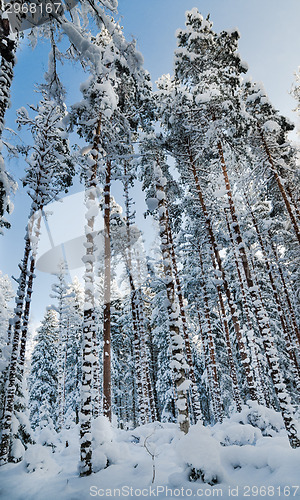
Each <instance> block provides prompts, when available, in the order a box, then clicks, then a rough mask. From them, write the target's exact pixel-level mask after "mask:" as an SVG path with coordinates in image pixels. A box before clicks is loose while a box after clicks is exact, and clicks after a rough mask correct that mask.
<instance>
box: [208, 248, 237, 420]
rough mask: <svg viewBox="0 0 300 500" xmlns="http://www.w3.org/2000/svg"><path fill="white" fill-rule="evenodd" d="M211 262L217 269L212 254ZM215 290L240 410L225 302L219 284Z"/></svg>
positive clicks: (233, 388) (235, 397) (233, 387)
mask: <svg viewBox="0 0 300 500" xmlns="http://www.w3.org/2000/svg"><path fill="white" fill-rule="evenodd" d="M199 254H200V248H199ZM200 255H201V254H200ZM212 262H213V266H214V269H215V271H217V266H216V261H215V259H214V256H213V255H212ZM217 274H218V273H217V272H216V276H217ZM217 292H218V299H219V304H220V309H221V322H222V324H223V329H224V334H225V342H226V349H227V358H228V363H229V370H230V378H231V381H232V390H233V399H234V401H235V404H236V409H237V411H241V410H242V400H241V393H240V388H239V384H238V378H237V372H236V366H235V362H234V358H233V352H232V346H231V340H230V334H229V325H228V321H227V317H226V309H225V304H224V300H223V295H222V290H221V287H220V285H217Z"/></svg>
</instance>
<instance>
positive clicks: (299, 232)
mask: <svg viewBox="0 0 300 500" xmlns="http://www.w3.org/2000/svg"><path fill="white" fill-rule="evenodd" d="M258 131H259V135H260V137H261V141H262V144H263V147H264V149H265V152H266V155H267V158H268V162H269V164H270V166H271V170H272V172H273V174H274V177H275V180H276V182H277V185H278V188H279V191H280V193H281V196H282V198H283V201H284V203H285V206H286V209H287V212H288V214H289V217H290V219H291V223H292V226H293V228H294V230H295V234H296V237H297V239H298V242H299V243H300V230H299V226H298V223H297V220H296V218H295V216H294V214H293V210H292V207H291V204H290V201H289V199H288V197H287V194H286V192H285V189H284V186H283V184H282V182H281V179H280V177H279V175H278V172H277V169H276V167H275V163H274V160H273V157H272V154H271V151H270V149H269V146H268V144H267V141H266V138H265V136H264V133H263V131H262V128H261V126H260V125H259V124H258Z"/></svg>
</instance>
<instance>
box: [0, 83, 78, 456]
mask: <svg viewBox="0 0 300 500" xmlns="http://www.w3.org/2000/svg"><path fill="white" fill-rule="evenodd" d="M42 93H43V99H42V100H41V101H40V103H39V104H38V105H37V106H36V107H33V110H34V111H35V112H36V113H37V114H36V116H35V117H34V118H31V117H30V116H29V114H28V112H27V110H26V109H25V108H21V109H20V110H19V113H18V123H19V124H20V125H23V126H27V127H28V128H29V130H30V132H31V134H32V137H33V141H34V145H33V146H32V150H33V152H32V154H31V156H30V157H29V156H27V159H26V161H27V163H28V167H27V169H26V175H25V177H24V179H23V185H24V187H26V188H27V190H28V195H29V196H30V198H31V199H32V203H31V208H30V214H29V222H28V225H27V227H26V233H25V248H24V256H23V260H22V263H21V264H20V270H21V272H20V277H19V279H18V291H17V296H16V308H15V319H14V331H13V336H12V351H11V352H12V353H11V360H10V368H9V382H8V389H7V390H8V393H7V399H6V408H5V414H4V417H3V419H4V420H3V434H2V442H1V452H0V457H1V459H0V461H1V463H6V462H7V460H8V452H9V436H10V428H11V419H12V412H13V405H14V395H15V377H16V369H17V364H18V356H19V358H20V366H21V370H22V369H23V366H24V360H25V349H26V338H27V325H28V318H29V312H30V300H31V294H32V282H33V278H34V269H35V259H36V252H37V245H38V241H39V235H40V222H41V213H42V210H43V208H44V207H45V206H46V205H47V204H48V203H50V202H51V201H53V200H55V199H56V197H57V196H58V194H59V193H60V192H61V191H65V190H66V189H67V187H68V186H69V185H70V184H71V182H72V175H73V173H74V170H73V159H72V157H71V155H70V153H69V144H68V139H67V134H66V132H65V130H64V126H63V124H62V119H63V118H64V116H65V113H66V110H65V108H64V107H61V105H60V104H57V102H55V101H53V100H52V99H49V98H48V96H47V93H46V92H45V91H42ZM29 150H30V148H27V149H26V150H25V151H24V152H25V153H26V154H28V153H29ZM30 255H31V264H30V266H29V261H30ZM26 287H27V300H26V304H25V294H26ZM23 315H24V316H23ZM19 349H20V352H19Z"/></svg>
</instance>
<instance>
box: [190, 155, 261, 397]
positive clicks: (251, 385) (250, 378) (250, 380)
mask: <svg viewBox="0 0 300 500" xmlns="http://www.w3.org/2000/svg"><path fill="white" fill-rule="evenodd" d="M189 160H190V168H191V171H192V173H193V177H194V181H195V185H196V190H197V194H198V197H199V201H200V205H201V208H202V212H203V215H204V219H205V225H206V229H207V233H208V237H209V242H210V244H211V247H212V249H213V252H214V256H215V259H216V262H217V266H218V272H219V274H220V276H219V279H220V278H221V279H222V284H223V287H224V291H225V295H226V298H227V304H228V307H229V311H230V316H231V320H232V323H233V327H234V331H235V334H236V338H237V342H238V346H239V351H240V354H241V361H242V366H243V368H244V371H245V375H246V379H247V385H248V389H249V392H250V395H251V399H253V400H256V399H257V395H256V387H255V377H254V374H253V370H252V367H251V365H250V360H249V357H248V354H247V352H246V349H245V342H244V338H243V336H242V333H241V329H240V325H239V321H238V319H237V318H238V312H237V309H236V305H235V303H234V300H233V298H232V296H231V291H230V288H229V285H228V281H227V278H226V274H225V270H224V267H223V264H222V259H221V257H220V253H219V250H218V246H217V242H216V239H215V235H214V232H213V228H212V223H211V220H210V217H209V214H208V211H207V207H206V204H205V201H204V198H203V194H202V190H201V187H200V182H199V179H198V175H197V171H196V166H195V163H194V159H193V156H192V152H191V151H190V150H189Z"/></svg>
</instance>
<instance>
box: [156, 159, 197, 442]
mask: <svg viewBox="0 0 300 500" xmlns="http://www.w3.org/2000/svg"><path fill="white" fill-rule="evenodd" d="M154 175H155V177H156V192H157V195H158V212H159V235H160V241H161V251H162V258H163V268H164V275H165V284H166V291H167V297H168V305H167V310H168V316H169V331H170V338H171V351H172V354H171V357H172V359H171V369H172V373H173V378H174V384H175V387H176V391H177V400H176V406H177V410H178V420H179V426H180V429H181V431H183V432H184V433H185V434H186V433H187V432H188V430H189V426H190V420H189V411H188V397H187V390H188V385H189V384H188V381H187V380H186V377H185V370H186V368H187V363H186V361H185V356H184V340H183V338H182V335H181V332H180V329H179V326H178V321H179V308H178V306H177V304H176V296H175V285H174V279H173V273H172V264H171V258H170V253H169V241H168V230H167V224H166V202H165V198H164V179H163V176H162V171H161V169H160V167H159V164H158V163H157V166H156V171H155V174H154Z"/></svg>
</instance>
